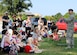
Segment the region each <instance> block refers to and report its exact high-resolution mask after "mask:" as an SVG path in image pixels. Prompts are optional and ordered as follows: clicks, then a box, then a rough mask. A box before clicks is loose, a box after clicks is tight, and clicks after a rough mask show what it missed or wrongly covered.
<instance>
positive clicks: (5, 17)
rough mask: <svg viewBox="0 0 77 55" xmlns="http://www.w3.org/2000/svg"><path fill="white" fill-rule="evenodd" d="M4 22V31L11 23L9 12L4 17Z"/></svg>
mask: <svg viewBox="0 0 77 55" xmlns="http://www.w3.org/2000/svg"><path fill="white" fill-rule="evenodd" d="M2 21H3V27H2V28H3V29H4V28H6V26H8V22H9V21H10V20H9V17H8V13H7V12H6V13H5V15H4V16H3V17H2Z"/></svg>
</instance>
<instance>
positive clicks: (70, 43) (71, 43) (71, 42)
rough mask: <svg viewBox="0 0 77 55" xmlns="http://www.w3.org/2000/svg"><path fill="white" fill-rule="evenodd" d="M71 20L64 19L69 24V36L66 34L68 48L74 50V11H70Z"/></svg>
mask: <svg viewBox="0 0 77 55" xmlns="http://www.w3.org/2000/svg"><path fill="white" fill-rule="evenodd" d="M68 13H69V15H70V16H69V18H68V19H64V20H65V22H66V23H67V34H66V43H67V48H74V38H73V32H74V15H73V9H69V10H68Z"/></svg>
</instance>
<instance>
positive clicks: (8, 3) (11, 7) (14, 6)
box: [0, 0, 32, 15]
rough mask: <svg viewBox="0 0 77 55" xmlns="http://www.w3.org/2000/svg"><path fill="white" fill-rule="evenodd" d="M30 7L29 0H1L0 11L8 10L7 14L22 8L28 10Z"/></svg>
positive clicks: (20, 10)
mask: <svg viewBox="0 0 77 55" xmlns="http://www.w3.org/2000/svg"><path fill="white" fill-rule="evenodd" d="M29 7H32V3H31V1H30V0H1V1H0V13H4V12H6V11H7V12H9V14H11V15H12V14H13V13H14V14H16V13H18V12H22V11H24V10H29Z"/></svg>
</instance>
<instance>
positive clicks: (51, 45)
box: [18, 34, 77, 55]
mask: <svg viewBox="0 0 77 55" xmlns="http://www.w3.org/2000/svg"><path fill="white" fill-rule="evenodd" d="M74 39H75V48H72V49H65V47H66V45H57V44H65V38H62V39H61V40H60V41H52V40H51V39H47V38H45V39H43V40H44V41H43V42H40V47H39V48H40V49H44V50H45V51H43V52H42V53H39V54H33V55H77V34H74ZM18 55H30V54H26V53H19V54H18Z"/></svg>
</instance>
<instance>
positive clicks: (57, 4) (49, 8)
mask: <svg viewBox="0 0 77 55" xmlns="http://www.w3.org/2000/svg"><path fill="white" fill-rule="evenodd" d="M31 2H32V4H33V8H30V12H33V13H40V14H42V15H43V16H45V15H55V14H56V13H58V12H60V13H62V14H65V13H66V12H67V11H68V9H69V8H72V9H73V10H74V11H75V12H76V13H77V0H31Z"/></svg>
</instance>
